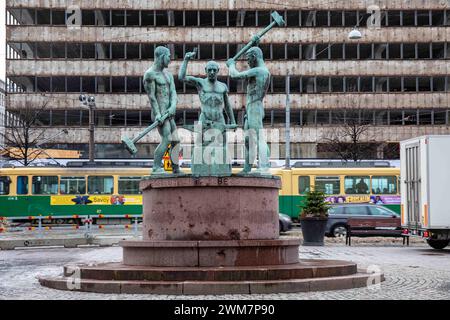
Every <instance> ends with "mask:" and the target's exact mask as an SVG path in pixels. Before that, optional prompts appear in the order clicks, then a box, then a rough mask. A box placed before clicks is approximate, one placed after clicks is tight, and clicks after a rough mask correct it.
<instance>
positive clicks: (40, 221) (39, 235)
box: [38, 215, 43, 237]
mask: <svg viewBox="0 0 450 320" xmlns="http://www.w3.org/2000/svg"><path fill="white" fill-rule="evenodd" d="M42 236H43V234H42V215H39V216H38V237H42Z"/></svg>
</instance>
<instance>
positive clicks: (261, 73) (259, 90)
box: [227, 12, 285, 175]
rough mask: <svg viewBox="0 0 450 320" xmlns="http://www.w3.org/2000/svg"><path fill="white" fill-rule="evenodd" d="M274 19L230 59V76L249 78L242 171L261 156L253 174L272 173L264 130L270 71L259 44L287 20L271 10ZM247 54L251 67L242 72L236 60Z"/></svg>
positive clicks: (248, 171)
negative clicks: (268, 33) (274, 28)
mask: <svg viewBox="0 0 450 320" xmlns="http://www.w3.org/2000/svg"><path fill="white" fill-rule="evenodd" d="M272 19H273V21H272V23H271V24H270V25H268V26H267V27H266V28H265V29H263V30H262V31H261V32H260V33H259V34H257V35H255V36H254V37H253V38H252V40H251V41H250V42H249V43H248V44H247V45H246V46H245V47H244V48H242V49H241V50H240V51H239V52H238V53H237V54H236V56H234V57H233V58H232V59H229V60H228V61H227V66H228V68H229V74H230V77H231V79H245V80H247V99H246V106H245V124H244V130H245V165H244V170H243V171H242V172H241V174H244V175H246V174H252V166H253V163H254V162H255V160H256V158H258V169H257V170H256V171H255V172H253V173H254V174H263V175H270V172H269V147H268V145H267V141H266V137H265V135H264V131H263V129H264V128H263V119H264V102H263V100H264V97H265V95H266V93H267V90H268V89H269V85H270V76H271V75H270V72H269V69H267V67H266V64H265V63H264V56H263V52H262V50H261V49H260V48H259V47H257V45H258V44H259V42H260V40H261V38H262V37H263V36H264V35H265V34H266V33H267V32H269V31H270V30H271V29H272V28H273V27H275V26H283V25H284V24H285V22H284V20H283V18H282V17H281V16H280V15H279V14H278V13H277V12H273V13H272ZM243 54H245V56H246V59H247V63H248V65H249V67H250V69H249V70H247V71H243V72H239V71H238V70H237V69H236V60H237V59H239V57H241V56H242V55H243Z"/></svg>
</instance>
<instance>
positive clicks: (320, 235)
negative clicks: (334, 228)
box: [300, 218, 328, 246]
mask: <svg viewBox="0 0 450 320" xmlns="http://www.w3.org/2000/svg"><path fill="white" fill-rule="evenodd" d="M327 222H328V218H305V219H301V220H300V223H301V226H302V233H303V245H304V246H323V245H324V238H325V230H326V227H327Z"/></svg>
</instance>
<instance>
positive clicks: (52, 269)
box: [0, 243, 450, 300]
mask: <svg viewBox="0 0 450 320" xmlns="http://www.w3.org/2000/svg"><path fill="white" fill-rule="evenodd" d="M121 254H122V250H121V248H119V247H109V248H98V247H88V248H78V249H64V248H47V249H23V250H15V251H0V299H64V300H66V299H165V300H168V299H203V300H207V299H405V300H410V299H450V249H447V250H443V251H435V250H432V249H429V248H428V247H427V246H426V245H423V244H414V246H411V247H409V248H407V247H402V246H399V245H397V244H379V243H375V244H357V245H355V246H352V247H346V246H345V245H343V244H341V243H331V244H327V246H326V247H301V249H300V256H301V258H308V259H311V258H312V259H314V258H317V259H344V260H351V261H355V262H357V263H358V264H359V265H360V266H361V267H363V268H367V267H371V268H380V269H381V270H382V272H384V273H385V275H386V282H384V283H383V284H382V285H381V286H379V287H378V289H373V288H372V289H368V288H362V289H352V290H341V291H329V292H318V293H298V294H270V295H225V296H160V295H159V296H158V295H143V296H137V295H102V294H95V293H79V292H63V291H57V290H52V289H47V288H44V287H41V286H40V285H39V283H38V282H37V277H38V276H43V275H46V276H49V275H50V276H52V275H55V276H56V275H59V274H60V273H61V271H62V268H61V266H62V265H64V264H67V263H89V262H105V261H120V260H121Z"/></svg>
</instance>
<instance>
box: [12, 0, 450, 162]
mask: <svg viewBox="0 0 450 320" xmlns="http://www.w3.org/2000/svg"><path fill="white" fill-rule="evenodd" d="M6 7H7V8H6V10H7V38H6V41H7V66H6V72H7V100H6V102H7V103H6V107H7V110H8V111H10V112H14V111H15V110H18V109H20V108H23V107H24V106H25V105H27V103H28V104H30V103H31V104H32V105H35V106H40V105H42V104H44V103H47V107H46V109H45V112H43V113H42V114H41V115H40V122H39V124H40V125H41V126H43V127H48V129H46V131H45V137H47V138H50V137H55V138H54V139H55V141H54V142H57V143H58V147H59V148H65V149H72V150H81V151H83V154H84V156H86V157H87V149H88V147H87V143H88V141H89V131H88V125H89V117H88V109H85V108H83V107H82V106H81V104H80V102H79V99H78V97H79V95H80V92H85V93H88V94H91V95H94V96H95V98H96V114H95V130H96V136H95V138H96V143H97V146H96V157H108V158H120V157H128V156H129V155H128V154H127V153H126V151H125V150H124V149H123V148H122V147H121V146H120V136H121V134H122V133H124V132H126V133H127V134H128V135H133V134H136V133H137V132H139V131H140V130H142V129H143V128H144V127H145V126H147V125H149V124H150V123H151V119H150V105H149V101H148V98H147V96H146V94H145V91H144V88H143V85H142V75H143V73H144V71H145V70H147V69H148V67H149V66H150V65H151V63H152V62H153V58H154V48H155V46H157V45H161V44H163V45H168V47H169V48H170V50H171V51H172V59H173V61H172V63H171V65H170V71H171V72H172V73H173V74H174V75H175V76H176V75H177V74H178V70H179V67H180V65H181V62H182V60H183V57H184V54H185V53H186V52H188V51H192V49H193V48H194V47H197V48H198V55H197V59H196V60H194V61H193V62H191V64H190V65H189V68H188V72H189V73H190V74H191V75H195V76H204V67H205V64H206V62H207V61H208V60H211V59H214V60H216V61H218V62H219V63H220V66H221V70H220V77H219V80H221V81H223V82H226V83H227V84H228V87H229V91H230V97H231V100H232V103H233V105H234V109H235V113H236V119H238V121H239V122H240V123H242V119H243V106H244V105H245V87H244V85H243V83H241V82H239V81H231V80H230V79H229V77H228V76H227V75H228V74H227V73H228V71H227V68H226V66H225V62H226V60H227V59H228V58H230V57H232V56H234V54H235V53H236V52H237V51H238V48H239V47H240V46H242V45H243V44H245V43H247V42H248V41H249V40H250V39H251V36H252V35H254V34H256V33H257V32H258V31H259V30H260V29H262V28H264V27H265V26H266V25H268V24H269V23H270V19H271V18H270V13H271V11H274V10H276V11H278V12H279V13H280V14H282V15H284V19H285V21H286V26H285V27H282V28H275V29H273V30H271V32H269V33H268V34H267V35H266V36H265V37H264V38H263V40H262V41H261V44H260V47H261V48H262V50H263V52H264V54H265V59H266V62H267V65H268V67H269V69H270V71H271V73H272V82H271V85H270V88H269V92H268V95H267V97H266V100H265V101H266V117H265V120H264V125H265V127H267V128H279V129H280V134H279V136H280V139H281V141H280V155H281V156H282V157H283V155H284V139H285V131H284V130H285V106H286V92H287V91H288V90H287V83H289V91H290V106H291V128H290V131H291V134H290V136H291V157H292V158H296V157H303V158H306V157H307V158H320V157H336V156H337V154H336V150H335V149H334V148H333V146H332V145H333V144H339V141H336V139H338V138H339V139H341V140H345V139H349V138H350V137H351V136H352V132H353V133H355V132H356V131H358V129H361V130H360V134H359V135H358V136H357V140H358V141H357V142H358V143H359V144H362V145H365V146H366V147H367V150H368V152H369V153H368V155H367V157H371V158H382V159H383V158H384V159H388V158H396V157H398V142H399V141H400V140H403V139H406V138H410V137H414V136H418V135H422V134H449V133H450V130H449V110H448V106H449V77H448V73H449V60H448V59H449V58H450V44H449V42H448V39H450V28H448V26H449V24H450V10H449V9H450V8H449V3H448V2H447V1H436V0H409V1H405V0H379V1H376V0H374V1H363V0H346V1H337V0H308V1H298V0H288V1H278V0H271V1H263V0H254V1H250V0H248V1H246V0H234V1H229V0H184V1H175V0H173V1H167V0H164V1H163V0H155V1H141V0H137V1H128V2H126V1H121V0H105V1H94V0H82V1H81V0H80V1H75V0H74V1H59V0H47V1H40V0H27V1H23V0H7V1H6ZM355 26H357V27H358V30H360V31H361V34H362V37H361V38H360V39H357V40H352V39H349V37H348V34H349V32H350V31H351V30H352V29H353V28H354V27H355ZM239 68H240V69H241V70H242V69H244V68H246V64H245V63H244V62H243V63H242V64H241V65H240V66H239ZM286 75H289V77H288V78H287V77H286ZM286 79H288V81H287V80H286ZM176 86H177V92H178V99H179V103H178V111H177V116H176V121H177V123H178V124H179V125H180V126H182V125H184V124H192V123H193V121H194V120H196V119H197V117H198V113H199V105H200V103H199V100H198V95H197V92H196V89H195V88H194V87H191V86H188V85H184V84H183V83H181V82H179V81H178V80H177V79H176ZM27 101H28V102H27ZM63 128H67V129H68V130H69V133H68V134H58V132H60V131H61V130H62V129H63ZM338 132H347V134H348V136H347V137H345V134H341V135H340V137H338V135H339V134H337V133H338ZM45 137H44V138H43V139H44V140H45V139H46V138H45ZM158 141H159V136H158V134H157V132H152V133H151V134H150V135H149V136H148V137H146V138H145V139H144V140H143V143H142V144H140V145H139V155H138V156H139V157H148V156H150V157H152V156H153V150H154V148H155V146H156V145H157V143H158ZM340 142H342V141H340ZM185 143H186V142H185Z"/></svg>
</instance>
